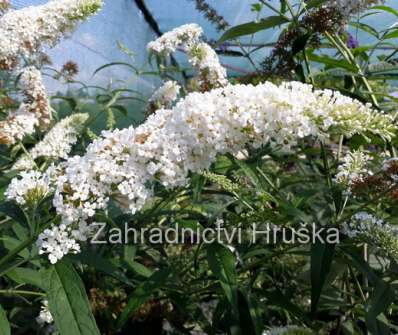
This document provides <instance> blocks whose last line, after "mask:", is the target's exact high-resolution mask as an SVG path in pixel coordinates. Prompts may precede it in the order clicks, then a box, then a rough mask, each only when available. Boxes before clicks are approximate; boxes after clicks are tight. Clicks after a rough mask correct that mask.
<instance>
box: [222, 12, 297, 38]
mask: <svg viewBox="0 0 398 335" xmlns="http://www.w3.org/2000/svg"><path fill="white" fill-rule="evenodd" d="M286 22H289V20H287V19H286V18H285V17H283V16H269V17H267V18H265V19H262V20H260V21H258V22H254V21H253V22H248V23H244V24H240V25H238V26H235V27H232V28H230V29H228V30H227V31H226V32H225V33H224V35H222V36H221V38H220V39H219V41H218V43H222V42H225V41H228V40H231V39H234V38H238V37H241V36H245V35H251V34H254V33H257V32H258V31H261V30H266V29H270V28H273V27H276V26H280V25H281V24H283V23H286Z"/></svg>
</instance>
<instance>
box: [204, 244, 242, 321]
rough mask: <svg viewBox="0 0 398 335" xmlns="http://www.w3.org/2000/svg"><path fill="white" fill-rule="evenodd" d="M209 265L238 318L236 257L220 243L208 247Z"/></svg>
mask: <svg viewBox="0 0 398 335" xmlns="http://www.w3.org/2000/svg"><path fill="white" fill-rule="evenodd" d="M207 263H208V264H209V267H210V270H211V271H212V272H213V274H214V275H215V276H216V277H217V279H218V280H219V281H220V284H221V287H222V288H223V290H224V292H225V295H226V297H227V299H228V301H229V303H230V304H231V306H232V308H233V310H234V312H235V315H236V317H237V316H238V314H239V313H238V283H237V277H236V271H235V257H234V255H233V254H232V252H231V251H230V250H229V249H227V248H226V247H224V246H222V245H221V244H218V243H213V244H210V245H208V246H207Z"/></svg>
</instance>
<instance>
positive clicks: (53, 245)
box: [36, 221, 96, 264]
mask: <svg viewBox="0 0 398 335" xmlns="http://www.w3.org/2000/svg"><path fill="white" fill-rule="evenodd" d="M95 224H96V223H94V224H93V225H92V226H89V225H87V223H86V222H83V221H81V222H80V223H79V224H78V225H76V226H75V227H73V228H72V226H70V225H66V224H64V223H61V224H60V225H59V226H56V225H52V226H51V228H49V229H45V230H44V231H43V232H42V233H41V234H40V235H39V237H38V239H37V242H36V244H37V246H38V248H39V254H40V255H43V254H48V260H49V261H50V263H51V264H55V263H56V262H58V261H59V260H60V259H62V257H64V256H65V255H67V254H70V253H78V252H80V244H79V242H84V241H86V240H87V238H88V236H90V235H91V234H92V233H93V227H94V226H95Z"/></svg>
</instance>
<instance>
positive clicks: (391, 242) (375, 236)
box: [341, 212, 398, 260]
mask: <svg viewBox="0 0 398 335" xmlns="http://www.w3.org/2000/svg"><path fill="white" fill-rule="evenodd" d="M341 231H342V233H343V234H345V235H347V236H348V237H350V238H358V239H361V240H363V241H364V242H367V243H371V244H373V245H375V246H376V247H377V248H379V249H380V250H381V251H382V252H383V253H384V254H386V255H387V256H389V257H392V258H393V259H395V260H397V259H398V228H397V227H395V226H392V225H391V224H389V223H387V222H385V221H384V220H381V219H378V218H377V217H375V216H374V215H373V214H370V213H367V212H359V213H357V214H355V215H353V216H352V218H351V220H350V221H349V222H345V223H344V224H343V226H342V229H341Z"/></svg>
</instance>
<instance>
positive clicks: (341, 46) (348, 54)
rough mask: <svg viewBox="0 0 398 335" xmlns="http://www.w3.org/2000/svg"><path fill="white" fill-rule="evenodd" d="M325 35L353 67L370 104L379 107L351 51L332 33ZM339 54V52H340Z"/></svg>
mask: <svg viewBox="0 0 398 335" xmlns="http://www.w3.org/2000/svg"><path fill="white" fill-rule="evenodd" d="M325 35H326V36H327V37H328V38H329V40H330V41H331V42H332V43H333V44H335V45H336V47H337V46H339V47H338V49H339V50H343V51H344V52H343V53H342V55H343V56H344V57H345V58H346V60H347V61H348V62H349V63H350V64H351V65H353V66H354V67H355V69H356V71H357V73H358V74H359V77H360V79H361V80H362V83H363V84H364V85H365V87H366V89H367V90H368V94H369V97H370V99H371V100H372V103H373V104H374V105H375V106H376V107H379V102H378V101H377V99H376V96H375V95H374V93H373V91H372V87H371V86H370V84H369V82H368V80H367V79H366V76H365V74H364V73H363V71H362V68H361V67H360V66H359V64H358V63H357V61H356V60H355V57H354V55H353V54H352V52H351V50H350V49H349V48H348V47H347V46H346V44H345V43H344V42H343V41H342V39H341V38H340V37H339V36H338V35H337V34H336V33H334V34H333V36H331V35H330V34H329V33H328V32H325ZM340 52H341V51H340Z"/></svg>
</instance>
